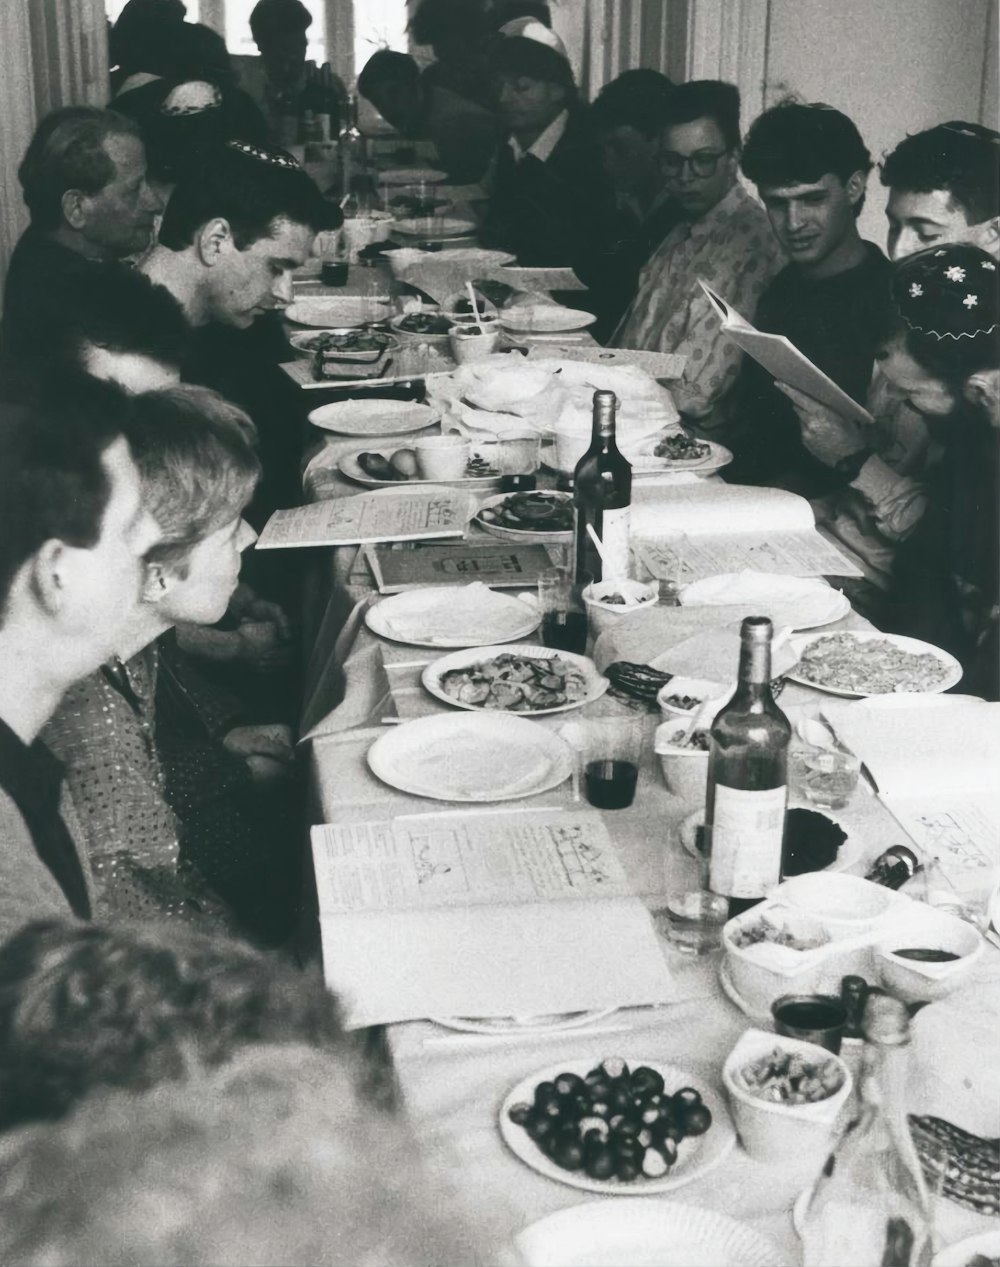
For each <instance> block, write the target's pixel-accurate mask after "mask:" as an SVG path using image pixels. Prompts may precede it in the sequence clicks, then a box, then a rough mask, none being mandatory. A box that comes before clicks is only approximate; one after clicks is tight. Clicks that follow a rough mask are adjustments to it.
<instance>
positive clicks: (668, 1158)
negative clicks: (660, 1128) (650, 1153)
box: [656, 1139, 677, 1166]
mask: <svg viewBox="0 0 1000 1267" xmlns="http://www.w3.org/2000/svg"><path fill="white" fill-rule="evenodd" d="M656 1150H657V1152H659V1153H662V1154H663V1160H664V1161H665V1162H666V1163H667V1165H668V1166H672V1165H673V1164H674V1162H675V1161H676V1160H677V1144H676V1142H675V1141H674V1140H672V1139H665V1140H663V1142H662V1143H660V1144H657V1145H656Z"/></svg>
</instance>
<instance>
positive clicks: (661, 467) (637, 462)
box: [629, 436, 733, 479]
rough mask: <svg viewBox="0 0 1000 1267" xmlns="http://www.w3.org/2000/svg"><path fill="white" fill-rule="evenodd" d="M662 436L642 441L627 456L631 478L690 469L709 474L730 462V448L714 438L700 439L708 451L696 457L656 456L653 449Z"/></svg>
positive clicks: (731, 456) (731, 457)
mask: <svg viewBox="0 0 1000 1267" xmlns="http://www.w3.org/2000/svg"><path fill="white" fill-rule="evenodd" d="M661 438H662V437H659V436H658V437H657V438H656V439H654V440H646V441H644V442H643V443H642V444H641V445H640V446H639V448H638V451H637V452H636V453H635V454H632V455H630V456H629V461H630V462H631V463H632V478H633V479H641V478H642V477H643V476H644V475H647V476H648V475H670V474H672V473H673V472H675V471H692V472H694V473H695V474H697V475H711V474H712V473H713V472H714V471H721V470H722V468H723V467H726V466H728V465H729V464H730V462H732V460H733V455H732V452H731V450H729V449H727V448H726V446H725V445H724V444H716V442H715V441H714V440H702V441H701V443H702V444H707V445H708V447H709V452H708V453H706V454H705V455H704V456H702V457H696V458H669V457H657V456H656V455H655V454H654V452H653V450H654V449H655V448H656V446H657V444H659V443H660V440H661Z"/></svg>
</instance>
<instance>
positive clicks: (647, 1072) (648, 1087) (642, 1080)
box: [632, 1065, 663, 1096]
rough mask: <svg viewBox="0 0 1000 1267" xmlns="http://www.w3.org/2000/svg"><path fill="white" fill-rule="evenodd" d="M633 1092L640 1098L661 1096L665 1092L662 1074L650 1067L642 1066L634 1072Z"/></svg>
mask: <svg viewBox="0 0 1000 1267" xmlns="http://www.w3.org/2000/svg"><path fill="white" fill-rule="evenodd" d="M632 1091H633V1093H634V1094H635V1095H640V1096H651V1095H660V1094H661V1093H662V1092H663V1076H662V1074H659V1073H657V1072H656V1070H655V1069H650V1067H649V1066H648V1065H640V1066H639V1068H638V1069H633V1070H632Z"/></svg>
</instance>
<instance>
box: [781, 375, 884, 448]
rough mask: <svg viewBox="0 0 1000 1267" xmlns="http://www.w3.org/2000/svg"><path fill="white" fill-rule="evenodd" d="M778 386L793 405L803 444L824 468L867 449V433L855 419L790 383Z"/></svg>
mask: <svg viewBox="0 0 1000 1267" xmlns="http://www.w3.org/2000/svg"><path fill="white" fill-rule="evenodd" d="M774 385H775V387H776V388H777V389H778V391H779V392H781V393H782V395H784V396H787V397H788V399H789V400H790V401H791V402H792V408H793V409H794V410H795V412H796V414H797V415H798V419H799V426H800V427H801V429H802V443H803V444H804V445H805V447H806V448H807V449H808V450H809V452H810V453H811V454H812V455H813V457H814V458H816V459H817V460H818V461H820V462H822V463H823V464H824V466H836V465H837V463H838V462H841V461H843V459H844V458H848V457H851V456H853V455H854V454H855V453H860V452H862V451H863V450H864V449H865V448H866V447H867V445H866V436H865V433H864V429H863V428H862V427H861V425H860V424H859V423H857V422H855V421H854V420H853V419H852V418H845V417H844V416H843V415H842V414H838V413H837V412H836V410H834V409H830V408H829V406H827V405H823V404H820V402H819V401H818V400H815V399H814V398H813V397H812V396H807V395H806V393H805V392H800V391H799V390H798V389H797V388H795V387H791V386H789V384H788V383H779V382H776V383H775V384H774Z"/></svg>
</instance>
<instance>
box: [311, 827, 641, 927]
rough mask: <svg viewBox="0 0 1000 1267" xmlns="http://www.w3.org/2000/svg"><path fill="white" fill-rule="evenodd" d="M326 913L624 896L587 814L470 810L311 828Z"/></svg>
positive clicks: (603, 839) (618, 873)
mask: <svg viewBox="0 0 1000 1267" xmlns="http://www.w3.org/2000/svg"><path fill="white" fill-rule="evenodd" d="M311 835H312V848H313V861H314V864H315V870H316V887H317V891H318V894H319V907H320V911H321V912H322V913H323V914H331V915H332V914H336V913H340V912H345V911H385V910H405V909H416V910H420V909H429V908H433V907H442V906H451V907H453V906H463V907H467V906H483V905H492V904H497V903H521V902H551V901H561V900H566V899H570V900H571V899H579V898H591V897H624V896H627V895H628V893H629V891H630V890H629V886H628V882H627V880H626V878H625V873H624V872H623V870H622V867H621V863H620V862H619V860H618V855H617V854H616V853H615V850H614V846H613V845H612V843H611V839H610V837H609V835H608V831H607V828H606V827H605V826H604V822H603V820H602V818H601V816H600V815H599V814H597V813H595V812H593V811H588V810H583V811H577V812H567V811H564V810H549V811H537V810H536V811H532V812H531V813H526V812H525V811H523V810H511V811H503V810H501V811H496V810H471V811H459V812H457V813H450V814H447V813H446V814H420V815H414V816H413V817H411V818H397V819H395V820H393V821H392V822H388V823H385V822H375V823H357V824H352V825H347V826H336V825H332V824H326V825H324V826H320V827H314V828H313V829H312V833H311Z"/></svg>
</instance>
